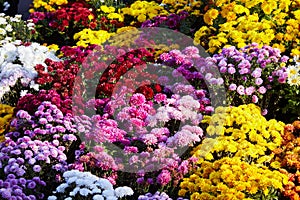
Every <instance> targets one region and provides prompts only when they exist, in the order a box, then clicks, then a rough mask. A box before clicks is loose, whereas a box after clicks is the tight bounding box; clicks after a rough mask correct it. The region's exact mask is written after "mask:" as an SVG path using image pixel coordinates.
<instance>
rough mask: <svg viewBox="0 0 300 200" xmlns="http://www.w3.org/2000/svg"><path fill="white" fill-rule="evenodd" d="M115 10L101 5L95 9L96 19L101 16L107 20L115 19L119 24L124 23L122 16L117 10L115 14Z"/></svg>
mask: <svg viewBox="0 0 300 200" xmlns="http://www.w3.org/2000/svg"><path fill="white" fill-rule="evenodd" d="M116 11H117V10H116V8H115V7H113V6H106V5H102V6H100V8H99V9H97V12H96V14H97V17H98V18H99V19H100V18H101V17H102V16H106V17H107V18H108V19H117V20H119V21H120V22H123V21H124V16H123V15H121V14H120V13H119V10H118V11H117V12H116Z"/></svg>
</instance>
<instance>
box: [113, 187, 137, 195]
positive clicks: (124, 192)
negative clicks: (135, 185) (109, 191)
mask: <svg viewBox="0 0 300 200" xmlns="http://www.w3.org/2000/svg"><path fill="white" fill-rule="evenodd" d="M115 194H116V196H117V197H120V198H122V197H124V196H131V195H133V190H132V189H131V188H130V187H127V186H123V187H118V188H116V189H115Z"/></svg>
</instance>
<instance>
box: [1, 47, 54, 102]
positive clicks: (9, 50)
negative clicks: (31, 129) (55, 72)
mask: <svg viewBox="0 0 300 200" xmlns="http://www.w3.org/2000/svg"><path fill="white" fill-rule="evenodd" d="M47 58H50V59H52V60H55V61H58V60H59V58H57V57H56V56H55V53H54V52H53V51H50V50H49V49H48V48H47V47H45V46H41V45H40V44H38V43H31V44H30V45H26V46H24V45H21V42H20V41H15V42H9V43H6V44H4V45H3V46H2V47H0V99H1V98H2V97H3V95H4V94H5V93H7V92H9V91H10V87H13V86H14V85H15V84H16V82H17V81H18V79H21V83H22V84H23V85H24V86H30V88H34V89H35V90H38V89H39V88H38V85H37V84H35V82H34V78H36V76H37V72H36V70H35V68H34V67H35V66H36V65H37V64H41V65H43V66H44V67H45V69H47V65H46V64H45V60H46V59H47Z"/></svg>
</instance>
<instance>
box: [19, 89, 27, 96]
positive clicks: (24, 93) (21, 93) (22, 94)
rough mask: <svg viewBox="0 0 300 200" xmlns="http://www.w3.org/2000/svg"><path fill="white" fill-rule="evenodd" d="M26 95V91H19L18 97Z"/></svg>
mask: <svg viewBox="0 0 300 200" xmlns="http://www.w3.org/2000/svg"><path fill="white" fill-rule="evenodd" d="M27 93H28V90H21V92H20V96H21V97H24V96H25V95H26V94H27Z"/></svg>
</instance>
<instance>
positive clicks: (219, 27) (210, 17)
mask: <svg viewBox="0 0 300 200" xmlns="http://www.w3.org/2000/svg"><path fill="white" fill-rule="evenodd" d="M299 6H300V1H299V0H295V1H290V0H260V1H258V0H254V1H253V0H239V1H231V0H216V1H215V3H213V4H212V5H211V6H210V8H209V9H208V10H207V11H206V12H205V13H204V15H203V20H204V22H205V26H202V27H201V28H200V29H199V30H198V31H197V32H196V33H195V39H194V41H195V43H196V44H200V45H202V46H205V47H206V48H207V49H208V52H210V53H216V52H218V51H219V50H220V49H222V48H223V47H227V46H229V45H234V46H237V47H238V48H241V47H244V46H246V45H247V44H250V43H253V42H256V43H258V44H260V45H261V46H262V45H270V46H272V47H274V48H279V49H280V50H281V51H282V52H286V53H287V54H289V53H290V54H291V55H300V32H299V26H300V10H299V9H298V8H299Z"/></svg>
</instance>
